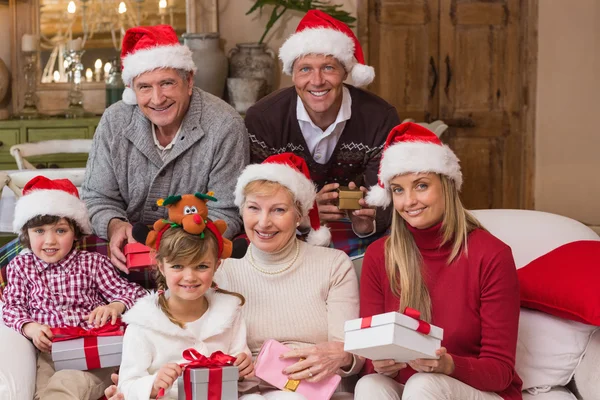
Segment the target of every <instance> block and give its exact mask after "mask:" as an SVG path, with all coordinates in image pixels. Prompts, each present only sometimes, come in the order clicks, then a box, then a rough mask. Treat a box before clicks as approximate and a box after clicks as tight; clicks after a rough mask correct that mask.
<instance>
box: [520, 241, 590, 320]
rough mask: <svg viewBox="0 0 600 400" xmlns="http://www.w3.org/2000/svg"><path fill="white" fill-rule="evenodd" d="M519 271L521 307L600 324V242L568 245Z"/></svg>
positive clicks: (578, 242)
mask: <svg viewBox="0 0 600 400" xmlns="http://www.w3.org/2000/svg"><path fill="white" fill-rule="evenodd" d="M518 274H519V282H520V285H521V306H523V307H527V308H532V309H535V310H540V311H544V312H546V313H548V314H552V315H555V316H557V317H561V318H565V319H570V320H573V321H579V322H584V323H588V324H591V325H599V326H600V296H599V295H598V288H600V242H598V241H588V240H583V241H576V242H571V243H568V244H565V245H563V246H560V247H558V248H556V249H554V250H552V251H550V252H548V253H547V254H545V255H543V256H541V257H539V258H536V259H535V260H533V261H532V262H530V263H529V264H528V265H526V266H525V267H523V268H520V269H519V270H518Z"/></svg>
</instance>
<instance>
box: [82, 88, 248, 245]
mask: <svg viewBox="0 0 600 400" xmlns="http://www.w3.org/2000/svg"><path fill="white" fill-rule="evenodd" d="M176 140H177V142H176V143H175V144H174V146H173V148H172V149H171V150H170V152H169V154H168V155H167V156H166V157H165V159H164V161H163V160H162V159H161V157H160V154H159V150H158V148H157V147H156V145H155V144H154V140H153V138H152V128H151V125H150V120H149V119H148V118H146V117H145V116H144V114H143V113H142V112H141V111H140V109H139V108H138V107H137V106H130V105H127V104H125V103H123V102H121V101H120V102H118V103H116V104H113V105H112V106H110V107H109V108H108V109H106V111H105V112H104V114H103V115H102V118H101V120H100V123H99V125H98V128H97V129H96V133H95V135H94V142H93V145H92V149H91V151H90V156H89V159H88V162H87V168H86V172H85V180H84V182H83V185H82V188H81V189H82V198H83V200H84V201H85V203H86V205H87V207H88V210H89V213H90V218H91V220H92V225H93V228H94V232H95V233H96V235H98V236H100V237H102V238H107V229H108V223H109V221H110V220H111V219H113V218H121V219H125V220H127V221H130V222H132V223H135V222H143V223H146V224H153V223H154V222H155V221H156V220H157V219H160V218H165V217H166V216H167V212H166V209H165V208H163V207H158V206H157V205H156V201H157V200H158V199H159V198H165V197H166V196H168V195H171V194H184V193H193V192H202V193H206V192H208V191H210V190H212V191H214V192H215V194H214V196H215V197H216V198H217V199H218V201H217V202H209V203H208V206H209V212H208V215H209V217H210V218H211V219H213V220H214V219H223V220H225V221H226V222H227V225H228V228H227V232H226V233H225V236H227V237H229V238H231V237H232V236H234V235H235V234H237V233H238V232H240V231H241V227H242V224H241V219H240V215H239V212H238V210H237V208H236V207H235V205H234V204H233V199H234V188H235V183H236V180H237V177H238V176H239V175H240V173H241V171H242V170H243V169H244V167H245V166H246V164H248V159H249V148H248V134H247V132H246V128H245V126H244V121H243V119H242V118H241V117H240V115H239V114H238V113H237V112H236V111H235V110H234V109H233V108H231V107H230V106H229V105H228V104H227V103H225V102H224V101H222V100H221V99H219V98H217V97H215V96H213V95H211V94H209V93H206V92H204V91H202V90H200V89H198V88H194V90H193V93H192V99H191V102H190V107H189V109H188V112H187V114H186V115H185V117H184V119H183V122H182V126H181V131H180V133H179V136H178V137H177V139H176Z"/></svg>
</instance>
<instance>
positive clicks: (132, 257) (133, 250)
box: [123, 243, 156, 268]
mask: <svg viewBox="0 0 600 400" xmlns="http://www.w3.org/2000/svg"><path fill="white" fill-rule="evenodd" d="M123 253H124V254H125V259H126V265H127V268H146V267H152V266H154V265H156V260H155V259H154V255H153V253H152V249H150V247H148V246H146V245H144V244H141V243H127V244H126V245H125V247H124V248H123Z"/></svg>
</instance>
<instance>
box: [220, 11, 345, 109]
mask: <svg viewBox="0 0 600 400" xmlns="http://www.w3.org/2000/svg"><path fill="white" fill-rule="evenodd" d="M265 6H266V7H273V9H272V10H271V14H270V17H269V20H268V21H267V25H266V26H265V30H264V32H263V34H262V36H261V37H260V39H259V41H258V42H254V43H238V44H236V47H234V48H233V49H231V51H230V52H229V57H230V62H229V65H230V76H231V78H230V81H228V89H229V92H230V93H229V97H230V100H233V101H235V97H237V96H238V95H240V94H241V92H246V93H247V94H248V95H250V93H249V91H252V92H253V94H251V96H253V97H254V99H248V100H247V101H245V104H246V105H244V106H243V107H237V106H236V109H238V108H239V109H238V111H240V112H244V111H245V109H244V110H242V108H247V104H249V103H250V102H253V101H256V100H258V99H260V98H261V97H262V96H264V95H265V94H267V93H270V92H271V91H273V89H274V81H275V66H276V61H275V59H276V57H275V53H274V52H273V51H272V50H271V49H269V48H268V47H267V46H266V44H265V43H264V41H265V38H266V36H267V34H268V33H269V31H270V30H271V28H273V26H274V25H275V23H276V22H277V21H278V20H279V19H280V18H281V17H282V16H283V14H284V13H286V12H287V11H288V10H291V11H299V12H301V13H303V14H304V13H306V12H307V11H308V10H321V11H323V12H326V13H327V14H329V15H331V16H332V17H334V18H337V19H339V20H340V21H343V22H345V23H346V24H348V25H350V26H352V25H351V24H352V23H353V22H354V21H356V18H354V17H352V16H351V15H350V13H348V12H347V11H344V10H342V9H341V8H342V6H341V5H338V4H329V2H328V1H323V0H256V1H255V2H254V5H253V6H252V7H251V8H250V10H248V12H247V13H246V15H249V14H252V13H254V12H256V11H257V10H258V11H259V12H263V9H264V7H265ZM232 78H233V79H232ZM256 79H263V80H264V84H262V85H258V83H257V82H256V81H250V80H256ZM241 86H244V87H246V86H252V89H251V90H250V89H248V90H244V89H241ZM234 87H235V88H240V89H236V90H239V92H238V93H232V89H234ZM257 90H258V91H259V93H255V92H256V91H257ZM234 106H235V104H234Z"/></svg>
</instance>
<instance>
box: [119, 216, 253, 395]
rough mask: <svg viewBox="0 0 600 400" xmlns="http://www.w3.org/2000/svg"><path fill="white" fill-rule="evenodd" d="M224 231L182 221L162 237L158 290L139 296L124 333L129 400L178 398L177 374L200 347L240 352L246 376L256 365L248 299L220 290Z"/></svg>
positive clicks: (123, 381) (123, 384)
mask: <svg viewBox="0 0 600 400" xmlns="http://www.w3.org/2000/svg"><path fill="white" fill-rule="evenodd" d="M222 240H223V238H222V237H221V234H220V233H219V232H218V230H216V229H214V230H211V229H209V228H206V229H204V232H203V233H202V234H200V235H194V234H190V233H187V232H186V231H184V230H183V229H182V228H181V227H179V226H175V227H171V228H168V229H167V230H166V231H164V233H163V234H162V237H161V238H160V240H159V242H157V244H156V245H157V247H158V249H157V252H156V260H157V264H158V271H157V274H158V275H157V284H158V289H159V290H158V292H156V293H153V294H150V295H148V296H147V297H145V298H143V299H141V300H139V301H138V302H137V303H136V304H135V306H133V308H131V310H130V311H129V312H127V314H126V315H125V316H124V317H123V320H124V321H125V322H126V323H127V324H128V327H127V330H126V332H125V337H124V339H123V359H122V361H121V369H120V374H119V390H120V392H121V393H122V394H123V395H124V398H125V399H127V400H136V399H143V400H148V398H155V397H156V395H157V394H158V392H159V390H160V389H165V395H164V397H163V398H165V399H177V384H176V381H177V378H178V377H179V376H180V375H181V373H182V369H181V367H180V366H179V365H178V364H179V363H182V362H184V361H185V360H184V359H183V357H182V352H183V351H184V350H185V349H188V348H194V349H196V350H197V351H198V352H200V353H202V354H203V355H205V356H210V355H211V354H212V353H213V352H215V351H217V350H220V351H222V352H224V353H226V354H229V355H232V356H234V357H236V361H235V363H234V365H236V366H238V367H239V370H240V377H247V376H248V375H249V374H251V373H252V372H253V370H254V366H253V364H252V359H251V353H250V350H249V349H248V346H247V344H246V326H245V324H244V321H243V319H242V317H241V314H240V306H242V305H243V304H244V301H245V300H244V298H243V297H242V296H241V295H240V294H237V293H232V292H228V291H225V290H222V289H219V288H218V287H217V285H216V283H215V282H213V275H214V273H215V271H216V269H217V268H218V266H219V264H220V262H221V261H220V256H221V254H219V253H220V250H219V249H220V248H222V245H221V246H220V243H222Z"/></svg>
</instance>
